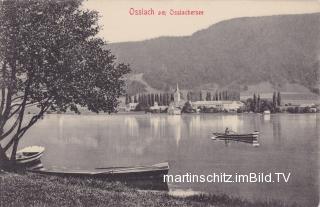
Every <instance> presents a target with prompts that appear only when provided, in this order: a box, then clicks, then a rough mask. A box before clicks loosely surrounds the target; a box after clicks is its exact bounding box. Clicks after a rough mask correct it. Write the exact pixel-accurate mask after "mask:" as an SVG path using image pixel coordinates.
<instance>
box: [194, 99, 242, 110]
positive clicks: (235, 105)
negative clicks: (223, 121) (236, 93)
mask: <svg viewBox="0 0 320 207" xmlns="http://www.w3.org/2000/svg"><path fill="white" fill-rule="evenodd" d="M192 107H193V108H199V107H206V108H216V109H220V110H227V111H236V110H237V109H239V108H241V107H244V103H242V102H241V101H195V102H192Z"/></svg>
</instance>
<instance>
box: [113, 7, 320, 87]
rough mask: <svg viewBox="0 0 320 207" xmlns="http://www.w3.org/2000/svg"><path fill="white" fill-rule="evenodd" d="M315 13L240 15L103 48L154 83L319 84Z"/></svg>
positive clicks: (318, 16)
mask: <svg viewBox="0 0 320 207" xmlns="http://www.w3.org/2000/svg"><path fill="white" fill-rule="evenodd" d="M319 34H320V13H314V14H299V15H280V16H266V17H243V18H236V19H231V20H226V21H222V22H219V23H217V24H214V25H212V26H210V27H209V28H207V29H204V30H201V31H198V32H195V33H194V34H193V35H191V36H184V37H160V38H155V39H150V40H145V41H140V42H125V43H114V44H110V45H107V47H108V48H110V49H111V50H112V52H113V53H114V54H115V55H116V56H117V57H118V58H119V60H120V61H124V62H127V63H129V64H130V65H131V66H132V69H133V72H134V73H143V79H144V80H145V81H146V82H147V83H148V84H149V85H150V86H151V87H152V88H155V89H160V90H166V89H168V87H174V86H175V85H176V83H179V86H180V87H181V88H184V89H195V88H201V89H207V88H209V89H212V88H240V89H242V90H246V89H247V88H248V86H250V85H255V84H259V83H261V82H268V83H270V84H271V85H272V86H273V87H274V88H275V89H279V88H281V87H282V86H284V85H286V86H287V85H288V84H294V85H301V86H302V87H305V88H308V89H310V90H312V91H318V90H319V89H318V88H319V61H320V49H319V48H320V37H319Z"/></svg>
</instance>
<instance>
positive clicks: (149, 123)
mask: <svg viewBox="0 0 320 207" xmlns="http://www.w3.org/2000/svg"><path fill="white" fill-rule="evenodd" d="M318 122H319V118H317V115H316V114H310V115H306V114H305V115H290V114H277V115H271V116H262V115H256V114H243V115H223V114H221V115H220V114H202V115H182V116H167V115H160V114H158V115H156V114H152V115H146V114H133V115H112V116H108V115H81V116H78V115H47V116H45V118H44V119H43V120H41V121H40V122H39V123H38V124H37V125H36V126H35V127H33V128H32V129H31V130H30V131H29V132H28V134H26V137H25V138H24V139H23V140H22V142H21V144H20V147H23V146H27V145H42V146H45V147H46V153H45V155H44V157H43V163H44V165H45V166H46V167H59V168H73V169H74V168H82V169H83V168H85V169H90V168H95V167H108V166H127V165H138V164H142V165H144V164H153V163H157V162H162V161H169V164H170V171H169V173H170V174H173V175H176V174H185V173H194V174H204V175H207V174H212V173H214V172H215V173H219V172H225V173H230V174H234V173H250V172H257V173H258V172H265V173H267V172H284V173H288V172H291V177H290V180H289V182H288V183H284V182H282V183H232V184H230V183H180V184H177V183H176V184H169V188H170V190H173V191H176V190H178V189H182V190H185V191H190V190H192V191H201V192H213V193H226V194H229V195H234V196H240V197H243V198H247V199H250V200H257V199H263V200H269V199H278V200H282V201H284V202H290V203H291V202H297V203H298V204H300V205H303V206H316V205H317V204H318V200H319V175H318V172H319V163H318V161H319V158H318V157H319V148H318V147H319V138H318V137H319V136H318V135H319V134H318V132H319V131H318V130H319V129H318V127H317V123H318ZM225 127H229V128H231V129H233V130H235V131H238V132H251V131H253V130H259V131H260V132H261V136H260V137H261V138H260V141H259V142H260V146H259V147H252V146H251V145H249V144H245V143H229V144H228V145H226V144H225V143H224V142H221V141H213V140H211V139H210V133H211V132H212V131H223V130H224V129H225Z"/></svg>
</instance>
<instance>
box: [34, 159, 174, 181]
mask: <svg viewBox="0 0 320 207" xmlns="http://www.w3.org/2000/svg"><path fill="white" fill-rule="evenodd" d="M29 171H30V172H33V173H37V174H43V175H54V176H62V177H82V178H95V179H103V180H111V181H112V180H117V181H130V180H139V181H141V180H158V181H163V176H164V175H166V174H168V171H169V164H168V163H167V162H164V163H158V164H155V165H151V166H132V167H106V168H96V169H93V170H59V169H45V168H40V169H35V170H29Z"/></svg>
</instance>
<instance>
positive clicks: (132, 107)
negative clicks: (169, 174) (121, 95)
mask: <svg viewBox="0 0 320 207" xmlns="http://www.w3.org/2000/svg"><path fill="white" fill-rule="evenodd" d="M137 105H138V103H128V104H127V105H126V109H125V111H134V110H135V109H136V108H137Z"/></svg>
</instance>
